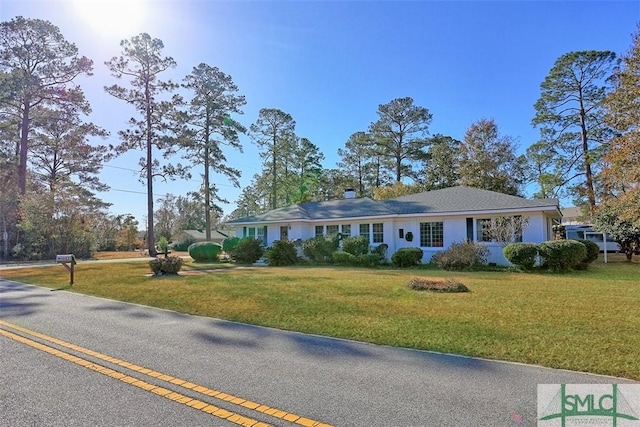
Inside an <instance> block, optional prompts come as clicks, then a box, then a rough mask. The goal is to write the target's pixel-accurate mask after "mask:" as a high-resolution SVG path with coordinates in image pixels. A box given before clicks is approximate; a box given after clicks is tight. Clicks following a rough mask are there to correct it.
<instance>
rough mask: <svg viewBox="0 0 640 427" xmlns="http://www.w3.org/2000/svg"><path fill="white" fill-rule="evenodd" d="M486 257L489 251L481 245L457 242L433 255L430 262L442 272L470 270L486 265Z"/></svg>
mask: <svg viewBox="0 0 640 427" xmlns="http://www.w3.org/2000/svg"><path fill="white" fill-rule="evenodd" d="M487 255H489V249H488V248H487V247H486V246H485V245H483V244H481V243H476V242H458V243H452V244H451V246H449V247H448V248H447V249H445V250H444V251H441V252H437V253H435V254H433V256H432V257H431V262H433V263H434V264H436V265H437V266H438V267H440V268H442V269H444V270H471V269H474V268H477V267H481V266H483V265H486V264H487Z"/></svg>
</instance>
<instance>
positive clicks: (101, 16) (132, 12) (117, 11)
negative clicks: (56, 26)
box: [73, 0, 146, 38]
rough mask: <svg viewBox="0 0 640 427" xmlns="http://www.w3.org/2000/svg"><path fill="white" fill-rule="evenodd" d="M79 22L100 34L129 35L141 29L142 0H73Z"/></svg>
mask: <svg viewBox="0 0 640 427" xmlns="http://www.w3.org/2000/svg"><path fill="white" fill-rule="evenodd" d="M73 4H74V8H75V12H76V14H77V17H78V20H79V21H80V23H82V24H84V25H86V26H88V27H89V28H91V30H93V31H95V32H96V33H98V34H100V35H102V36H105V37H106V36H117V37H121V38H122V37H129V36H133V35H135V33H136V32H140V31H141V28H140V26H141V24H142V23H143V20H144V15H145V12H146V10H145V9H146V7H145V6H146V5H145V2H144V0H126V1H125V0H109V1H104V0H74V2H73Z"/></svg>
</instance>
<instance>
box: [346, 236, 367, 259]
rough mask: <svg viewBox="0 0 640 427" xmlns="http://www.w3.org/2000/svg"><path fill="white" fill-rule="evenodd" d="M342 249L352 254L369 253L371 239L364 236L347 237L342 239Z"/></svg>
mask: <svg viewBox="0 0 640 427" xmlns="http://www.w3.org/2000/svg"><path fill="white" fill-rule="evenodd" d="M342 250H343V251H345V252H347V253H350V254H351V255H355V256H358V255H364V254H367V253H369V239H367V238H366V237H363V236H354V237H346V238H344V239H342Z"/></svg>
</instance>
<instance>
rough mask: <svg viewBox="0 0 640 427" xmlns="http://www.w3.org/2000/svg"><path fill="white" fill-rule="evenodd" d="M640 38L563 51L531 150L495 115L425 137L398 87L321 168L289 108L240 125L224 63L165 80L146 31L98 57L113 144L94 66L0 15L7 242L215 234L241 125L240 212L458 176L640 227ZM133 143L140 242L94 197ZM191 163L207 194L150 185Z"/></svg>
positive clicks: (418, 186) (2, 221) (17, 247)
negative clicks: (116, 108)
mask: <svg viewBox="0 0 640 427" xmlns="http://www.w3.org/2000/svg"><path fill="white" fill-rule="evenodd" d="M639 44H640V42H639V38H638V35H635V36H634V39H633V46H632V48H631V50H630V51H629V52H628V53H627V54H626V55H625V56H624V57H623V58H622V59H621V60H620V59H618V58H617V57H616V55H615V54H614V53H613V52H609V51H580V52H570V53H567V54H565V55H562V56H561V57H560V58H558V60H557V61H556V63H555V64H554V65H553V67H552V68H551V70H550V72H549V74H548V75H547V76H546V78H545V79H544V80H543V81H542V83H541V85H540V91H541V94H540V98H539V99H538V101H537V102H536V103H535V105H534V107H535V115H534V117H533V119H532V125H533V126H534V127H535V128H537V129H539V131H540V138H539V140H538V141H535V142H533V143H531V144H530V145H528V147H527V148H526V152H525V154H520V155H519V154H517V153H518V152H519V147H518V144H517V142H518V141H517V139H516V137H514V136H511V135H505V134H502V133H501V132H500V131H499V128H498V124H497V122H496V121H495V120H494V119H492V118H480V119H478V120H477V121H475V122H473V123H471V124H470V125H469V127H468V128H467V129H466V132H465V133H464V137H463V139H462V140H457V139H455V138H454V137H452V136H447V135H442V134H438V133H435V134H432V133H430V125H431V122H432V118H433V115H432V113H431V112H430V111H429V110H428V109H427V108H425V107H422V106H418V105H415V103H414V100H413V99H412V98H411V97H403V98H396V99H393V100H391V101H390V102H388V103H386V104H381V105H379V106H378V109H377V119H376V120H374V121H372V122H371V124H370V125H369V127H368V128H367V129H365V130H358V131H355V132H354V133H353V134H352V135H350V136H349V137H348V138H347V140H346V141H345V143H344V146H343V147H342V148H340V149H339V150H338V155H339V156H340V160H339V161H338V162H337V164H336V167H335V168H325V167H323V166H322V162H323V161H324V159H325V155H324V153H322V151H321V149H320V148H319V146H318V145H316V143H314V142H313V141H310V140H309V139H308V138H305V137H304V136H300V135H297V134H296V129H295V127H296V122H295V120H294V118H293V117H292V116H291V115H290V114H288V113H286V112H284V111H282V110H279V109H277V108H263V109H261V110H260V112H259V115H258V117H257V119H256V120H255V122H254V123H253V124H251V125H250V126H248V127H245V126H244V125H242V124H241V123H240V122H238V121H237V120H236V119H235V118H234V117H237V116H238V115H241V114H242V113H243V112H242V107H243V106H244V105H245V104H246V100H245V97H244V96H243V95H240V94H239V93H238V92H239V89H238V87H237V86H236V85H235V84H234V83H233V80H232V78H231V77H230V76H229V75H227V74H225V73H223V72H222V71H220V70H219V69H218V68H216V67H213V66H210V65H207V64H199V65H197V66H195V67H193V69H192V71H191V73H189V74H188V75H187V76H185V77H184V78H183V79H182V81H181V82H173V81H171V80H167V79H163V76H164V75H165V74H164V73H165V72H166V71H168V70H170V69H172V68H175V67H176V63H175V61H174V60H173V59H172V58H171V57H168V56H164V54H163V49H164V45H163V43H162V41H161V40H159V39H155V38H152V37H151V36H150V35H148V34H146V33H142V34H140V35H138V36H134V37H132V38H130V39H127V40H123V41H122V42H121V44H120V48H121V52H120V55H118V56H114V57H113V58H112V59H111V60H109V61H107V62H106V63H105V65H106V67H107V68H108V69H109V71H110V72H111V74H112V76H113V77H114V78H115V79H116V80H117V84H113V85H110V86H107V87H105V91H106V93H108V94H109V95H111V96H113V97H115V98H116V99H119V100H121V101H122V102H124V103H127V104H130V105H131V106H133V107H134V110H135V114H134V116H133V117H131V118H130V119H129V121H128V122H127V124H126V125H125V124H123V129H122V130H120V131H119V132H118V137H119V141H120V142H119V143H118V144H115V145H106V144H101V143H96V142H95V141H99V140H100V138H105V137H107V136H108V132H107V131H105V130H104V129H103V128H101V127H100V126H99V124H94V123H91V122H89V121H88V120H87V116H88V114H89V113H90V112H91V106H90V105H89V103H88V101H87V100H86V98H85V96H84V93H83V90H82V88H81V87H80V86H79V85H78V83H77V80H78V78H79V77H81V76H88V75H90V74H91V72H92V70H93V62H92V61H91V60H90V59H89V58H86V57H84V56H81V55H80V54H79V52H78V49H77V48H76V46H75V45H74V44H73V43H70V42H68V41H67V40H66V39H65V38H64V37H63V36H62V34H61V33H60V31H59V29H58V28H57V27H56V26H55V25H53V24H51V23H50V22H47V21H43V20H39V19H29V18H24V17H16V18H14V19H12V20H10V21H6V22H2V23H0V232H2V234H3V235H6V236H8V238H7V239H6V240H4V241H3V245H2V246H0V250H2V248H3V247H4V246H5V245H7V246H8V247H9V249H10V250H9V251H10V252H11V254H12V255H13V256H15V257H20V258H30V259H34V258H50V257H52V256H53V255H55V254H56V253H62V252H74V253H76V254H77V255H78V256H90V255H91V254H92V253H93V252H94V251H95V250H97V249H113V248H116V249H118V248H124V247H129V248H130V247H134V246H136V247H137V246H140V245H141V244H144V245H146V247H148V249H149V252H150V254H151V255H154V254H155V242H156V241H157V240H158V238H159V237H167V238H170V236H171V234H172V233H175V232H176V231H179V229H180V227H188V228H191V227H193V228H197V229H204V230H205V231H206V233H207V237H210V236H209V234H208V233H209V232H210V230H211V229H212V228H213V225H214V224H215V223H216V222H219V221H220V220H221V215H222V209H221V208H220V204H221V203H224V202H228V201H226V200H223V199H222V198H221V197H219V194H218V185H219V184H220V180H221V179H224V180H226V181H227V182H229V183H231V184H232V185H234V186H236V187H239V178H240V175H241V171H239V170H237V169H235V168H233V167H231V166H230V165H229V164H228V162H227V159H226V152H228V151H227V150H239V151H241V150H242V145H241V143H240V135H242V134H248V135H249V136H250V138H251V140H252V141H253V142H254V143H255V144H256V145H257V146H258V147H259V149H260V156H261V159H262V171H261V172H260V173H258V174H256V175H255V176H254V177H253V179H252V181H251V183H250V185H249V186H247V187H246V188H244V189H242V192H241V194H240V196H239V198H238V200H237V201H236V205H237V209H236V210H235V211H234V212H233V213H232V214H231V217H232V218H237V217H242V216H245V215H251V214H255V213H259V212H262V211H265V210H267V209H273V208H277V207H281V206H286V205H289V204H292V203H300V202H306V201H316V200H327V199H333V198H338V197H342V194H343V191H344V189H345V188H353V189H355V191H356V193H357V194H358V195H359V196H361V197H362V196H369V197H375V198H388V197H394V196H397V195H401V194H407V193H412V192H418V191H424V190H433V189H438V188H445V187H450V186H453V185H468V186H473V187H478V188H484V189H488V190H493V191H499V192H502V193H506V194H513V195H523V190H524V188H525V186H526V185H529V184H532V183H534V184H536V187H537V190H536V193H535V196H536V197H558V198H563V199H567V198H569V199H571V200H573V201H574V203H575V204H577V205H578V206H582V207H584V213H585V216H586V217H588V218H589V219H590V220H592V221H593V222H595V223H596V225H597V226H598V227H600V228H601V229H603V230H604V229H607V230H614V229H616V230H617V229H624V230H638V227H640V161H639V160H640V159H639V158H638V153H639V152H640V146H639V143H638V141H640V138H638V135H637V132H638V125H639V124H640V117H639V116H638V114H640V113H638V111H640V108H638V107H639V105H638V103H639V102H640V101H638V100H639V99H640V96H638V90H639V89H638V87H640V85H639V84H638V83H639V81H638V80H639V79H640V65H639V64H640V46H639ZM130 150H135V151H137V152H140V153H141V158H140V161H139V165H138V166H139V169H138V170H139V171H140V180H141V181H142V182H144V183H145V184H146V194H147V201H146V203H147V218H146V221H147V224H146V227H145V228H146V233H145V235H143V236H142V240H143V242H142V243H141V242H140V240H141V238H140V234H139V233H138V231H137V227H138V224H137V222H136V221H135V219H134V218H133V217H131V216H130V215H128V214H124V215H115V216H114V215H111V214H109V213H108V208H109V205H108V204H107V203H105V202H103V201H102V200H100V198H99V197H98V196H97V195H96V193H97V192H100V191H104V190H106V189H108V186H107V184H106V183H103V182H101V181H100V180H99V174H100V171H101V169H102V167H103V165H104V164H105V162H107V161H109V160H110V159H112V158H113V157H115V156H118V155H119V154H122V153H124V152H127V151H130ZM175 159H182V160H184V161H186V162H187V165H184V164H180V163H170V162H169V161H171V160H175ZM194 165H197V166H199V168H200V172H201V178H202V186H201V189H200V191H199V192H197V193H191V194H188V195H186V196H173V195H165V196H162V197H161V198H160V199H157V198H156V197H155V196H154V188H153V183H154V180H155V179H157V178H159V177H162V178H164V179H177V178H183V179H184V178H190V177H191V170H192V168H193V166H194ZM212 173H213V174H214V176H215V179H212V175H211V174H212ZM154 203H159V207H158V208H156V207H155V206H154ZM212 215H213V216H212ZM614 220H615V221H614ZM620 224H622V225H620ZM134 229H135V230H136V232H135V233H133V231H132V230H134ZM183 229H185V228H183ZM628 234H629V232H626V235H628ZM639 234H640V233H639ZM134 235H135V237H132V236H134ZM3 256H4V257H5V258H6V256H7V253H4V254H3Z"/></svg>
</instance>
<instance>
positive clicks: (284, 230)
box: [280, 227, 289, 240]
mask: <svg viewBox="0 0 640 427" xmlns="http://www.w3.org/2000/svg"><path fill="white" fill-rule="evenodd" d="M280 240H289V227H280Z"/></svg>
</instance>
